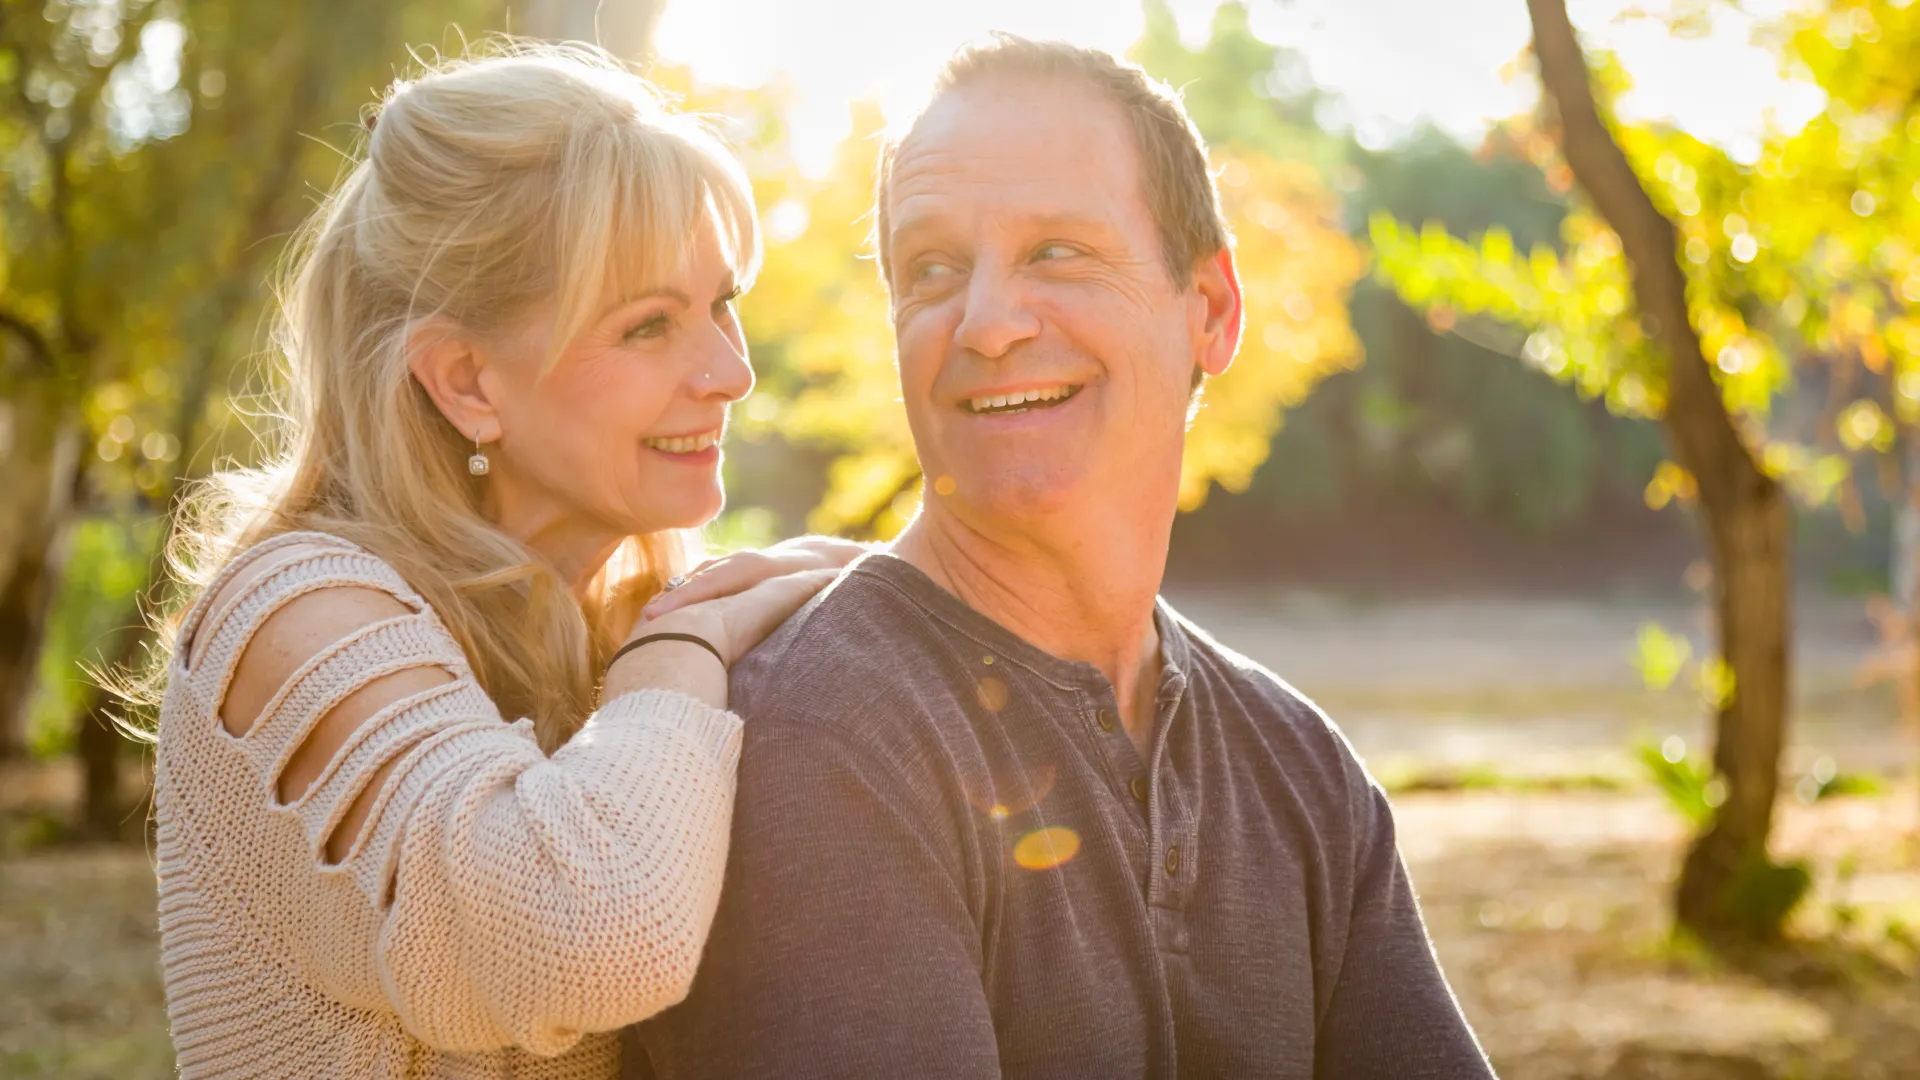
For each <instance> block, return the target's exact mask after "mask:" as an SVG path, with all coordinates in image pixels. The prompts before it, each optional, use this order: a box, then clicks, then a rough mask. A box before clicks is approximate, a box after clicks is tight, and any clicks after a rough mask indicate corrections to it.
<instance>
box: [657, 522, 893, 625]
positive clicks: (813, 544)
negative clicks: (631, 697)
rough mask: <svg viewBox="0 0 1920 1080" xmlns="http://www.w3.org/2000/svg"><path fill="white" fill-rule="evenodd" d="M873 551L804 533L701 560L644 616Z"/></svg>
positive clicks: (838, 565)
mask: <svg viewBox="0 0 1920 1080" xmlns="http://www.w3.org/2000/svg"><path fill="white" fill-rule="evenodd" d="M870 550H872V549H871V548H869V547H868V546H867V545H865V544H856V543H854V542H853V541H851V540H840V539H836V538H834V537H831V536H803V537H798V538H796V539H793V540H786V541H782V542H781V543H778V544H775V545H774V546H773V547H770V548H768V549H766V550H765V551H737V552H734V553H733V554H731V555H727V556H724V557H722V558H719V559H712V560H709V561H707V562H704V563H701V564H700V565H699V566H698V567H696V568H694V569H693V570H692V571H691V572H690V573H688V574H687V576H686V581H685V583H684V584H682V585H681V586H680V587H679V588H676V589H673V590H670V591H668V592H663V593H661V594H660V595H659V596H656V597H654V598H653V599H652V600H651V601H649V602H648V603H647V606H646V608H645V610H644V611H643V612H642V613H641V614H642V615H643V617H645V618H649V619H657V618H659V617H660V616H662V615H665V614H667V613H668V612H670V611H678V610H680V609H681V608H684V607H687V606H688V605H690V604H698V603H701V602H703V601H707V600H717V599H719V598H721V597H724V596H733V595H735V594H737V593H741V592H744V591H746V590H748V589H751V588H753V587H754V586H756V585H759V584H760V583H761V582H764V581H768V580H771V579H773V578H776V577H779V576H781V575H783V574H796V573H800V572H803V571H810V570H819V569H831V570H838V569H840V568H841V567H844V566H846V565H847V564H848V563H850V562H852V561H853V560H855V559H857V558H859V557H860V556H862V555H865V554H866V553H867V552H868V551H870Z"/></svg>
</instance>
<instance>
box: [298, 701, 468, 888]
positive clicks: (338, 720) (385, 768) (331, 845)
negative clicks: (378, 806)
mask: <svg viewBox="0 0 1920 1080" xmlns="http://www.w3.org/2000/svg"><path fill="white" fill-rule="evenodd" d="M453 681H454V677H453V673H452V672H450V671H448V670H447V669H446V668H443V667H428V666H424V665H423V666H421V667H413V668H406V669H403V670H401V671H396V672H394V673H393V674H391V675H382V676H380V677H379V678H377V679H375V680H373V681H372V682H370V683H367V684H366V685H365V686H362V687H361V688H360V689H358V690H355V691H354V692H353V693H351V694H348V695H347V696H346V698H345V700H343V701H341V702H340V704H338V705H335V706H334V707H333V708H332V709H329V710H328V711H327V714H326V715H325V716H322V717H321V718H320V721H319V722H318V723H316V724H315V725H313V727H312V729H310V730H309V731H308V732H307V737H306V738H305V739H303V740H302V741H301V742H300V745H298V746H297V747H295V748H294V751H293V754H292V755H291V756H290V757H288V759H287V765H286V768H284V769H282V770H281V771H280V776H279V780H278V789H279V796H280V801H281V802H283V803H291V802H296V801H298V800H299V799H301V798H303V797H304V796H305V795H306V794H307V793H308V791H310V790H311V789H312V788H313V785H314V784H315V783H316V782H317V781H319V779H320V776H321V774H322V773H324V772H325V771H326V770H327V767H328V766H329V765H330V764H331V763H332V762H333V761H334V755H336V754H338V753H340V751H341V749H342V748H343V747H344V746H345V745H346V743H347V739H348V738H349V737H351V736H352V735H353V733H354V732H356V731H358V730H359V729H360V727H361V726H362V725H364V724H367V723H369V722H377V721H378V719H379V718H380V714H381V713H383V712H384V711H385V710H387V709H388V708H389V707H390V706H393V705H396V704H398V703H400V702H402V701H406V700H409V699H412V698H415V697H418V696H419V695H421V694H424V693H426V692H427V691H429V690H432V689H434V688H436V687H441V686H445V685H447V684H448V683H450V682H453ZM399 764H400V758H399V757H398V756H395V757H393V758H390V759H389V760H387V761H384V762H382V763H381V764H380V766H379V768H377V769H375V770H374V772H373V774H372V775H371V776H369V777H368V778H367V782H366V784H365V785H364V786H363V787H362V788H361V789H360V794H358V795H356V796H355V797H354V800H353V802H352V803H351V804H349V805H348V807H347V811H346V814H345V815H344V816H343V817H342V818H341V819H340V824H338V825H336V826H334V828H333V831H332V832H330V833H328V834H327V841H326V852H327V862H329V863H338V862H341V861H342V860H344V859H345V858H346V855H347V852H348V851H349V850H350V849H351V848H352V847H353V842H354V840H356V839H357V838H358V837H359V835H360V830H361V828H362V827H363V826H365V825H366V822H367V814H368V813H369V812H370V811H371V810H372V809H373V804H374V797H375V796H376V795H378V794H379V793H380V790H381V787H382V785H384V784H385V783H386V782H387V778H388V777H390V776H392V775H393V770H394V768H395V767H396V766H397V765H399Z"/></svg>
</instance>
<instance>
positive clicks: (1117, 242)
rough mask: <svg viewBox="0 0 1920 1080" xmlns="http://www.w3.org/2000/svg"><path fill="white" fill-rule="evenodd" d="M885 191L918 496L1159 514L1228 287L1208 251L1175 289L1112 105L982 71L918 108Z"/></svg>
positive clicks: (1016, 508) (1002, 515)
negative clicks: (1120, 506)
mask: <svg viewBox="0 0 1920 1080" xmlns="http://www.w3.org/2000/svg"><path fill="white" fill-rule="evenodd" d="M886 197H887V198H888V199H889V204H888V212H889V214H888V216H889V232H888V237H887V239H888V241H889V246H890V249H891V250H890V254H891V275H892V280H891V282H890V285H891V288H892V293H893V298H894V299H893V319H894V333H895V335H896V337H897V339H898V344H899V356H900V382H901V389H902V391H903V396H904V398H905V402H906V407H907V415H908V419H909V421H910V423H911V425H912V428H913V436H914V443H915V445H916V447H917V449H918V451H919V454H920V463H921V465H922V467H923V468H924V470H925V472H926V475H927V477H928V487H929V496H928V497H929V499H930V500H931V499H935V498H945V499H949V500H955V501H957V502H958V503H959V504H961V505H964V506H966V507H968V508H969V509H970V510H972V511H973V512H975V513H977V514H980V515H985V516H988V517H991V518H997V519H1000V520H1003V521H1009V522H1020V521H1035V520H1037V519H1040V518H1044V517H1047V516H1051V515H1054V514H1059V513H1062V512H1065V513H1072V512H1074V511H1075V510H1076V509H1078V508H1094V507H1099V506H1109V507H1110V506H1112V505H1114V503H1115V502H1116V501H1117V500H1120V499H1125V498H1134V497H1138V498H1142V499H1145V500H1146V501H1147V504H1146V505H1143V506H1142V509H1144V510H1150V511H1158V510H1159V509H1160V508H1159V507H1158V506H1156V505H1152V504H1154V503H1157V502H1160V501H1165V502H1166V503H1167V506H1166V507H1165V512H1167V513H1171V512H1172V497H1173V491H1174V488H1175V485H1177V482H1178V477H1179V471H1180V453H1181V442H1182V438H1183V436H1184V430H1185V418H1186V410H1187V406H1188V399H1189V387H1190V385H1191V379H1192V373H1193V369H1194V366H1195V364H1196V363H1198V364H1200V365H1201V366H1202V367H1204V368H1206V369H1207V370H1209V371H1213V372H1217V371H1219V370H1224V368H1225V366H1226V363H1227V362H1228V361H1230V359H1231V357H1232V351H1233V349H1232V346H1233V344H1234V343H1235V341H1237V334H1238V325H1239V297H1238V287H1237V285H1233V284H1231V283H1232V264H1231V262H1230V261H1229V260H1228V259H1227V257H1226V255H1225V254H1224V253H1222V255H1221V257H1220V258H1219V259H1216V260H1209V261H1204V262H1203V264H1202V267H1201V268H1200V269H1201V271H1202V272H1201V274H1200V275H1199V276H1198V277H1197V278H1196V286H1197V287H1195V286H1190V287H1187V288H1183V289H1176V288H1175V287H1174V285H1173V282H1172V280H1171V276H1170V275H1169V273H1168V271H1167V267H1166V264H1165V262H1164V261H1163V257H1162V254H1161V241H1160V235H1159V232H1158V230H1157V229H1156V228H1155V226H1154V221H1153V218H1152V215H1151V213H1150V211H1149V210H1148V208H1147V204H1146V200H1145V197H1144V195H1143V193H1142V188H1141V177H1140V164H1139V155H1138V152H1137V150H1136V148H1135V146H1134V139H1133V135H1132V132H1131V130H1130V128H1129V125H1128V123H1127V119H1126V116H1125V114H1124V113H1123V112H1122V111H1121V110H1120V108H1119V107H1118V106H1117V105H1115V104H1113V103H1112V102H1110V101H1108V100H1106V99H1105V98H1103V97H1101V96H1100V95H1099V94H1098V93H1096V92H1095V91H1093V90H1091V89H1089V88H1086V87H1083V86H1081V85H1079V84H1077V83H1076V82H1074V81H1072V80H1068V79H1051V78H988V79H985V80H983V81H982V82H979V83H976V84H973V85H971V86H968V87H966V88H964V89H961V90H959V91H955V92H952V93H949V94H947V95H946V96H945V97H943V98H941V99H940V100H939V101H937V102H936V103H935V104H934V105H933V106H932V108H931V109H930V110H929V111H928V112H927V113H926V114H925V115H924V116H923V117H922V118H921V120H920V122H919V124H918V125H917V126H916V128H915V129H914V132H913V133H912V134H911V135H910V136H909V137H908V138H907V140H906V141H905V142H904V143H903V144H902V145H901V147H900V149H899V152H898V154H897V156H896V157H895V161H894V170H893V176H892V182H891V184H890V186H889V189H888V192H887V194H886ZM1228 285H1231V288H1230V289H1229V288H1227V286H1228ZM1229 293H1230V295H1228V294H1229ZM1223 305H1225V306H1223ZM1228 306H1230V308H1231V311H1230V314H1229V313H1228V312H1227V311H1226V307H1228ZM1228 324H1230V327H1231V331H1230V332H1231V336H1232V338H1233V339H1234V340H1229V341H1226V342H1225V345H1224V350H1223V349H1222V342H1221V335H1222V333H1223V332H1225V331H1223V326H1227V325H1228ZM1162 493H1164V495H1163V494H1162Z"/></svg>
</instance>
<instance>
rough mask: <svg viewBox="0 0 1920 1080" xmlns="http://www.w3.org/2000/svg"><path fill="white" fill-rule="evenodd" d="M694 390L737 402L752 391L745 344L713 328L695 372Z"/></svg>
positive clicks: (707, 395) (702, 394)
mask: <svg viewBox="0 0 1920 1080" xmlns="http://www.w3.org/2000/svg"><path fill="white" fill-rule="evenodd" d="M694 392H695V393H696V394H698V395H699V396H701V397H718V398H722V399H724V400H726V401H739V400H740V399H741V398H743V397H746V396H747V395H748V394H750V393H752V392H753V365H752V364H751V363H749V362H748V361H747V348H746V345H745V343H743V342H735V341H734V340H733V338H732V336H731V335H729V334H725V333H722V332H720V330H719V329H718V328H716V329H715V331H714V334H713V343H712V346H711V347H710V348H709V349H708V350H707V355H706V357H705V358H704V360H703V362H702V363H701V364H700V366H699V367H698V368H697V369H696V371H695V373H694Z"/></svg>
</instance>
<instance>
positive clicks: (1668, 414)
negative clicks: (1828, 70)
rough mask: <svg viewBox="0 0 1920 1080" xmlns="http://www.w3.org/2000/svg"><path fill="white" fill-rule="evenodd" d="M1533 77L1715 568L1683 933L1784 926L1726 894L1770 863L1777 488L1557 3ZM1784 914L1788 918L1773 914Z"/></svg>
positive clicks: (1775, 736) (1780, 666) (1537, 47)
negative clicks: (1709, 781)
mask: <svg viewBox="0 0 1920 1080" xmlns="http://www.w3.org/2000/svg"><path fill="white" fill-rule="evenodd" d="M1527 8H1528V12H1529V14H1530V15H1531V16H1532V19H1533V35H1534V46H1533V47H1534V54H1535V56H1536V58H1537V59H1538V61H1539V64H1540V81H1541V83H1542V85H1543V86H1544V88H1545V90H1546V94H1547V97H1548V98H1549V99H1550V100H1551V101H1552V103H1553V105H1554V110H1555V112H1556V113H1557V114H1558V118H1559V125H1560V147H1561V152H1562V153H1563V154H1564V156H1565V157H1566V159H1567V164H1568V165H1569V166H1570V167H1571V168H1572V169H1573V175H1574V179H1575V180H1577V181H1578V182H1579V184H1580V187H1581V189H1582V190H1583V191H1585V192H1586V194H1587V196H1588V197H1589V198H1590V199H1592V200H1593V203H1594V206H1595V207H1596V208H1597V209H1598V210H1599V211H1600V214H1601V216H1602V217H1604V218H1605V219H1606V221H1607V224H1608V225H1609V226H1611V227H1612V228H1613V231H1614V232H1615V233H1616V234H1618V235H1619V237H1620V245H1621V249H1622V252H1623V253H1624V254H1625V256H1626V260H1627V264H1628V267H1629V269H1630V271H1631V272H1632V276H1633V290H1634V299H1635V301H1636V303H1637V305H1638V307H1639V310H1640V314H1641V318H1642V320H1643V322H1644V324H1645V326H1646V329H1647V334H1648V336H1649V337H1651V338H1652V339H1653V341H1654V342H1655V344H1656V345H1657V346H1659V348H1660V349H1661V351H1662V352H1664V353H1665V354H1666V359H1667V406H1666V410H1665V414H1664V417H1663V423H1664V427H1665V430H1666V433H1667V439H1668V443H1669V445H1670V447H1671V451H1672V453H1673V456H1674V458H1675V460H1676V461H1678V462H1679V464H1680V466H1681V467H1682V468H1684V469H1686V470H1687V471H1688V472H1689V473H1691V474H1693V477H1694V479H1695V481H1696V482H1697V484H1698V485H1699V504H1700V514H1701V517H1702V518H1703V519H1704V523H1705V526H1706V532H1707V540H1708V550H1709V551H1710V552H1711V553H1712V557H1713V560H1714V570H1715V577H1714V588H1715V597H1714V601H1715V603H1714V607H1715V612H1716V614H1717V616H1718V624H1719V625H1718V626H1717V627H1716V630H1717V633H1718V635H1719V647H1720V657H1721V659H1722V660H1723V661H1724V662H1725V663H1726V665H1727V667H1728V669H1729V670H1730V671H1731V673H1732V676H1733V686H1732V692H1731V694H1730V695H1729V696H1728V697H1727V699H1726V700H1725V701H1724V702H1722V704H1721V707H1720V711H1719V715H1718V717H1717V718H1716V725H1715V731H1714V739H1715V743H1714V752H1713V762H1714V767H1715V769H1716V771H1717V772H1718V774H1719V775H1718V779H1720V780H1721V781H1722V782H1724V783H1725V785H1726V791H1725V802H1724V803H1723V804H1722V805H1721V806H1720V807H1719V809H1718V811H1717V812H1716V814H1715V816H1714V821H1713V823H1712V825H1710V826H1709V827H1708V828H1707V829H1706V831H1705V832H1703V833H1702V834H1701V835H1700V836H1699V837H1697V838H1696V839H1695V841H1694V844H1693V847H1692V848H1691V850H1689V851H1688V853H1687V857H1686V860H1685V862H1684V863H1683V865H1682V867H1681V873H1680V882H1679V885H1678V888H1677V890H1676V894H1675V904H1674V908H1675V916H1676V918H1677V920H1678V921H1679V923H1680V925H1681V926H1683V927H1685V928H1687V929H1689V930H1691V931H1693V932H1695V933H1697V934H1699V935H1700V936H1701V937H1703V938H1706V939H1709V940H1715V939H1724V938H1726V937H1728V936H1767V935H1770V934H1771V933H1773V932H1775V931H1776V930H1777V928H1778V926H1777V919H1776V920H1774V922H1773V924H1772V925H1768V924H1767V919H1765V918H1758V919H1756V918H1754V917H1752V912H1750V911H1747V912H1743V911H1740V910H1736V905H1735V904H1734V901H1735V899H1736V898H1735V896H1734V893H1733V891H1732V887H1733V886H1735V885H1736V884H1738V883H1739V880H1740V876H1741V875H1742V874H1744V873H1745V872H1746V871H1747V870H1748V868H1750V867H1763V866H1765V860H1766V854H1767V839H1768V835H1769V833H1770V832H1771V829H1772V825H1773V799H1774V794H1775V791H1776V789H1777V788H1778V786H1779V777H1780V772H1779V769H1780V750H1781V746H1782V744H1783V742H1784V741H1785V737H1786V710H1787V699H1788V660H1789V651H1788V640H1787V639H1788V625H1789V624H1788V604H1789V596H1788V592H1789V578H1788V569H1787V568H1788V545H1789V542H1790V539H1791V529H1790V526H1791V516H1790V513H1789V510H1788V506H1787V503H1786V500H1785V498H1784V497H1783V496H1782V494H1781V492H1780V487H1779V485H1778V484H1777V483H1775V481H1774V480H1773V478H1772V477H1770V476H1768V475H1767V474H1766V472H1765V471H1764V470H1762V469H1761V468H1760V466H1759V463H1758V462H1757V461H1756V460H1755V459H1754V455H1753V452H1752V451H1751V450H1750V449H1749V448H1748V446H1747V444H1746V442H1745V440H1743V439H1742V438H1741V435H1740V432H1739V431H1738V430H1737V429H1736V427H1735V426H1734V422H1733V418H1732V417H1731V416H1730V415H1728V413H1727V408H1726V402H1725V400H1724V399H1723V398H1722V397H1721V396H1720V388H1719V385H1718V384H1717V383H1715V382H1714V379H1713V369H1712V366H1711V365H1710V364H1709V363H1708V362H1707V358H1706V356H1705V355H1704V354H1703V353H1702V352H1701V347H1700V338H1699V336H1698V334H1696V333H1695V331H1694V328H1693V323H1692V321H1691V318H1690V316H1689V313H1688V310H1687V279H1686V273H1685V271H1684V270H1682V269H1681V266H1680V262H1679V252H1678V250H1677V247H1676V245H1677V240H1678V234H1677V232H1676V231H1675V229H1674V226H1673V223H1672V222H1671V221H1668V220H1667V218H1666V217H1665V215H1663V214H1661V212H1660V211H1659V209H1658V208H1657V207H1656V206H1654V204H1653V200H1652V199H1651V198H1649V197H1648V195H1647V192H1646V189H1645V188H1644V187H1643V186H1642V185H1641V183H1640V179H1639V177H1638V176H1636V175H1635V174H1634V172H1633V168H1632V166H1631V165H1630V164H1629V163H1628V161H1627V158H1626V155H1625V154H1624V153H1623V152H1622V151H1621V150H1620V146H1619V144H1618V143H1617V142H1615V141H1614V139H1613V135H1612V133H1611V132H1609V131H1608V130H1607V127H1606V124H1605V123H1604V122H1603V121H1602V120H1601V118H1600V113H1599V109H1598V107H1597V106H1596V105H1595V103H1594V99H1593V88H1592V84H1591V82H1590V79H1591V76H1590V74H1589V72H1588V69H1587V63H1586V56H1585V54H1584V53H1583V52H1582V51H1581V49H1580V43H1579V40H1578V39H1577V38H1576V37H1575V36H1574V32H1573V25H1572V23H1571V22H1569V21H1568V19H1567V8H1566V3H1565V0H1527ZM1779 914H1780V915H1784V914H1785V909H1784V908H1783V909H1781V910H1780V911H1779Z"/></svg>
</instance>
